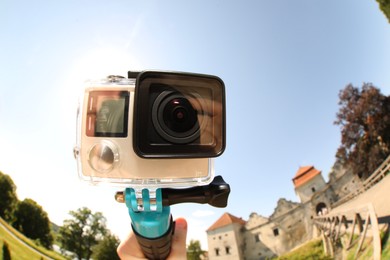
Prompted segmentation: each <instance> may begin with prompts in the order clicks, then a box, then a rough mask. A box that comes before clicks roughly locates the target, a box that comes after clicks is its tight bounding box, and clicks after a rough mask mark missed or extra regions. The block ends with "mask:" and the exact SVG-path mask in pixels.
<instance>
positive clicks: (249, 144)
mask: <svg viewBox="0 0 390 260" xmlns="http://www.w3.org/2000/svg"><path fill="white" fill-rule="evenodd" d="M0 38H1V41H0V147H1V149H0V171H2V172H4V173H6V174H9V175H11V177H12V178H13V179H14V181H15V183H16V185H17V187H18V195H19V197H20V198H21V199H23V198H25V197H30V198H33V199H34V200H36V201H37V202H38V203H39V204H41V205H42V206H43V207H44V209H45V210H46V211H47V212H48V214H49V216H50V218H51V219H52V220H53V221H54V222H56V223H58V224H62V221H63V219H65V218H67V217H68V215H67V213H68V211H69V210H75V209H77V208H79V207H82V206H88V207H90V208H91V209H93V210H95V211H102V212H103V214H104V215H105V216H106V217H107V219H108V226H109V227H110V228H111V229H112V230H113V231H114V232H115V233H117V234H118V235H119V236H121V237H123V236H124V235H125V234H126V233H127V230H129V229H130V226H129V222H130V220H129V217H128V215H127V212H126V207H125V206H124V205H121V204H118V203H116V202H115V201H114V200H113V190H112V189H110V188H101V187H89V186H87V185H85V184H83V183H80V182H79V181H78V177H77V170H76V163H75V160H74V159H73V155H72V149H73V146H74V144H75V121H76V108H77V99H78V97H79V94H80V91H81V86H82V83H83V81H84V80H86V79H89V78H102V77H105V76H107V75H109V74H121V75H126V72H127V71H128V70H145V69H161V70H179V71H189V72H198V73H206V74H214V75H217V76H219V77H220V78H222V79H223V80H224V82H225V85H226V93H227V134H228V136H227V149H226V152H225V153H224V154H223V155H222V156H221V157H219V158H217V159H216V172H217V174H220V175H222V176H223V177H224V178H225V180H226V181H227V182H229V183H230V185H231V189H232V192H231V196H230V200H229V205H228V207H227V208H225V209H215V208H212V207H210V206H207V205H196V204H188V205H184V204H182V205H177V206H173V207H172V212H173V215H174V217H175V216H184V217H186V218H187V219H188V221H189V227H190V230H189V238H195V239H200V240H201V242H202V246H203V247H204V248H206V247H207V244H206V240H205V238H206V235H205V232H204V230H205V229H207V228H208V227H209V226H210V225H211V224H212V223H213V222H214V221H216V220H217V219H218V218H219V217H220V215H221V214H223V213H224V212H226V211H227V212H230V213H232V214H233V215H236V216H238V217H242V218H244V219H248V217H249V214H250V213H251V212H257V213H259V214H262V215H264V216H269V215H270V214H272V212H273V210H274V208H275V207H276V203H277V201H278V199H279V198H281V197H284V198H286V199H288V200H293V201H297V200H298V198H297V197H296V195H295V193H294V189H293V185H292V181H291V179H292V178H293V177H294V175H295V173H296V171H297V170H298V168H299V167H300V166H305V165H314V166H315V167H316V168H317V169H319V170H322V172H323V175H324V177H325V179H327V175H328V173H329V171H330V169H331V167H332V165H333V163H334V155H335V152H336V149H337V147H338V146H339V144H340V134H339V132H340V131H339V128H338V127H337V126H335V125H333V121H334V120H335V118H336V113H337V110H338V105H337V102H338V93H339V91H340V90H341V89H342V88H344V87H345V86H346V85H347V84H348V83H352V84H354V85H356V86H361V85H362V83H363V82H372V83H373V84H374V85H376V86H377V87H379V88H380V89H381V90H382V93H384V94H386V95H389V94H390V76H389V75H390V74H389V68H390V48H389V46H390V25H389V24H388V23H387V20H386V18H385V17H384V15H383V14H382V13H381V12H380V10H379V8H378V5H377V3H376V1H374V0H360V1H352V0H345V1H339V0H331V1H306V0H295V1H288V0H284V1H272V0H267V1H265V0H263V1H245V2H244V1H221V0H219V1H205V0H202V1H186V2H184V1H164V2H162V1H110V2H108V1H61V2H60V1H55V2H47V1H33V2H31V1H1V2H0Z"/></svg>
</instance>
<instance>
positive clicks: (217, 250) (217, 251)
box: [214, 248, 219, 256]
mask: <svg viewBox="0 0 390 260" xmlns="http://www.w3.org/2000/svg"><path fill="white" fill-rule="evenodd" d="M214 250H215V255H216V256H219V248H215V249H214Z"/></svg>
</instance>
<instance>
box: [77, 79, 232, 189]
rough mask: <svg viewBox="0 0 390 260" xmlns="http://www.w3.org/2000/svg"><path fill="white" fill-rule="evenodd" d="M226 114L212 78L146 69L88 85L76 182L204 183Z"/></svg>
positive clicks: (218, 83)
mask: <svg viewBox="0 0 390 260" xmlns="http://www.w3.org/2000/svg"><path fill="white" fill-rule="evenodd" d="M225 114H226V113H225V87H224V83H223V81H222V80H221V79H220V78H218V77H216V76H211V75H203V74H194V73H184V72H163V71H144V72H136V73H135V72H129V78H122V77H115V76H114V77H108V78H107V79H104V80H100V81H89V82H87V83H86V85H85V88H84V93H83V98H82V99H81V100H80V105H79V110H78V114H77V144H76V147H75V156H76V159H77V162H78V172H79V176H80V178H81V179H83V180H86V181H89V182H91V183H96V184H98V183H110V184H113V185H116V186H126V187H137V186H138V187H143V188H153V187H187V186H197V185H204V184H207V183H209V182H210V181H212V179H213V177H214V167H213V158H214V157H217V156H219V155H221V154H222V153H223V151H224V149H225V138H226V134H225V131H226V130H225V128H226V127H225V125H226V123H225V121H226V120H225Z"/></svg>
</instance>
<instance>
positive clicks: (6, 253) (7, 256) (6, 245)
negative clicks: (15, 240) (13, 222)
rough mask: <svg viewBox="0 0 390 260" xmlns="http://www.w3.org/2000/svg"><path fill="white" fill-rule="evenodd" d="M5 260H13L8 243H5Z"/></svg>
mask: <svg viewBox="0 0 390 260" xmlns="http://www.w3.org/2000/svg"><path fill="white" fill-rule="evenodd" d="M3 260H11V252H10V251H9V247H8V244H7V242H5V241H3Z"/></svg>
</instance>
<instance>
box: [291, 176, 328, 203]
mask: <svg viewBox="0 0 390 260" xmlns="http://www.w3.org/2000/svg"><path fill="white" fill-rule="evenodd" d="M325 185H326V182H325V180H324V178H323V177H322V175H321V174H318V175H317V176H315V177H314V178H312V179H311V180H309V181H308V182H306V183H305V184H303V185H302V186H299V187H298V188H296V189H295V192H296V193H297V194H298V196H299V199H300V200H301V202H302V203H305V202H307V201H309V200H310V199H311V197H312V196H313V194H314V193H316V192H317V191H320V190H322V189H323V188H324V187H325Z"/></svg>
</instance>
